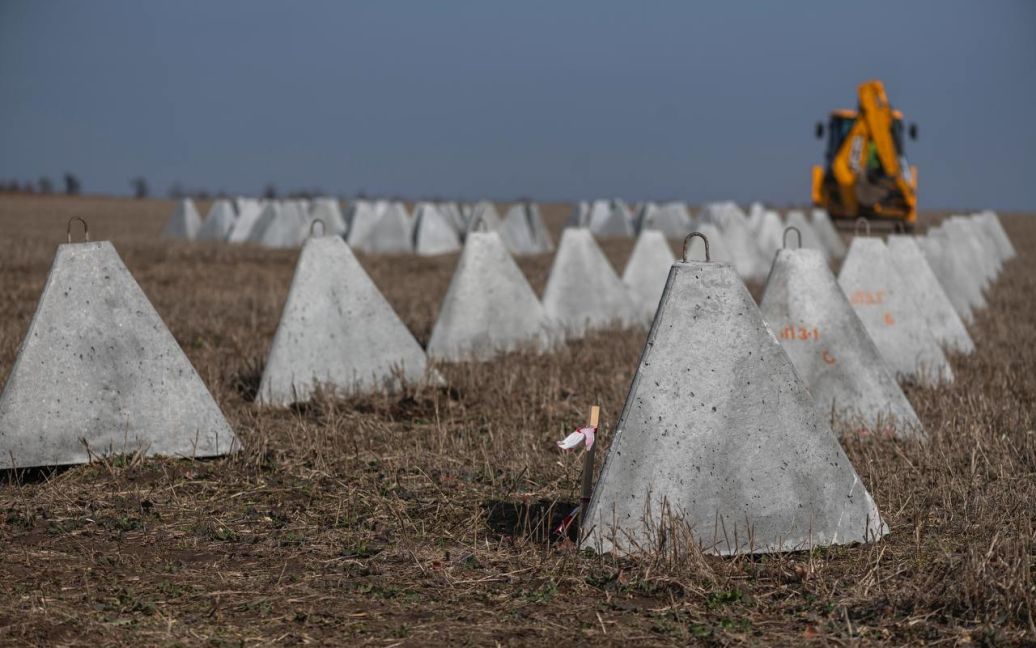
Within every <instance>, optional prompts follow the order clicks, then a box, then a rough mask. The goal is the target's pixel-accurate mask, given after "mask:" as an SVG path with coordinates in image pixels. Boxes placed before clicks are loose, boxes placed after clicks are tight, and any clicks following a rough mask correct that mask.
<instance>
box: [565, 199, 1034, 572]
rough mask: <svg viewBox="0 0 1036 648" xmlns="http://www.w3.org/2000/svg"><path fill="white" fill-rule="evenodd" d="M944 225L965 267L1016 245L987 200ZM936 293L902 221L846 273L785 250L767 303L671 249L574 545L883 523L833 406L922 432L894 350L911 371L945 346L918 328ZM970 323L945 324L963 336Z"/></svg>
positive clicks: (745, 541)
mask: <svg viewBox="0 0 1036 648" xmlns="http://www.w3.org/2000/svg"><path fill="white" fill-rule="evenodd" d="M947 229H948V230H949V233H948V235H947V234H943V231H944V230H947ZM945 236H948V237H949V241H952V244H953V246H954V247H953V251H952V252H950V253H949V254H946V255H944V256H943V259H945V260H946V263H947V264H950V265H956V266H958V267H959V268H960V271H959V272H958V273H957V274H969V273H971V274H976V275H978V276H979V277H985V278H988V280H989V281H990V282H991V281H993V280H995V277H996V273H997V272H998V268H1000V267H1002V264H1003V262H1004V261H1006V260H1007V259H1009V258H1011V257H1012V256H1013V255H1014V251H1013V248H1012V247H1011V246H1010V241H1009V240H1008V239H1007V236H1006V233H1005V232H1004V231H1003V229H1002V227H1001V226H1000V224H999V221H998V219H996V217H995V215H992V214H990V213H983V214H979V215H974V216H972V217H967V218H966V217H957V218H951V219H949V220H948V221H947V222H946V223H945V224H944V226H943V227H941V228H937V229H936V230H934V231H933V232H931V234H930V236H928V237H923V239H928V238H936V239H941V238H944V237H945ZM968 250H971V254H968V253H967V251H968ZM926 269H928V271H927V272H926V271H925V270H926ZM927 292H931V293H933V294H935V295H936V296H938V295H942V299H943V300H944V301H948V300H949V298H948V297H947V296H946V294H945V291H944V290H943V289H942V285H941V284H940V283H939V282H938V280H937V279H936V277H935V273H933V272H931V269H930V268H929V267H928V265H927V263H926V261H925V259H924V257H923V255H922V253H921V252H920V249H919V247H918V245H917V240H915V238H913V237H908V236H893V237H890V240H889V245H888V246H886V245H885V244H884V243H883V242H882V241H881V240H880V239H876V238H869V237H858V238H856V239H854V240H853V242H852V244H851V246H850V248H849V251H848V256H847V258H846V262H845V266H844V267H843V270H842V272H841V273H840V276H839V278H838V279H837V280H836V279H835V277H834V275H833V274H832V273H831V271H830V269H829V267H828V264H827V263H826V261H825V259H824V257H823V254H822V253H821V252H819V251H817V250H810V249H782V250H780V251H779V252H778V253H777V255H776V257H775V259H774V261H773V264H772V267H771V271H770V274H769V278H768V281H767V285H766V290H765V295H764V297H763V300H762V302H761V304H760V306H759V307H758V308H757V307H756V306H755V303H754V302H753V301H752V299H751V297H750V295H749V294H748V292H747V290H746V289H745V287H744V284H743V283H742V282H741V281H740V278H739V277H738V275H737V273H736V272H735V270H734V269H733V267H732V266H730V265H728V264H723V263H705V262H699V261H686V260H684V261H682V262H681V261H677V262H676V263H674V264H673V266H672V269H671V270H670V272H669V277H668V280H667V283H666V287H665V290H664V292H663V295H662V298H661V301H660V303H659V306H658V311H657V313H656V315H655V318H654V322H653V325H652V328H651V332H650V333H649V335H648V340H647V342H646V345H645V348H644V352H643V354H642V356H641V360H640V365H639V367H638V369H637V372H636V374H635V376H634V378H633V381H632V385H631V387H630V390H629V394H628V396H627V399H626V403H625V405H624V407H623V410H622V413H621V415H620V417H619V421H618V424H617V426H616V428H615V433H614V436H613V440H612V443H611V446H610V448H609V452H608V455H607V458H606V460H605V463H604V467H603V469H602V472H601V476H600V479H599V481H598V483H597V486H596V488H595V489H594V494H593V497H592V500H591V502H590V504H589V508H588V510H587V515H586V524H585V527H584V532H583V536H582V545H583V546H584V547H585V548H589V549H594V550H596V551H598V552H609V551H611V552H616V553H619V554H632V553H639V552H641V551H645V550H647V551H652V550H655V549H658V548H659V547H660V545H661V546H664V544H665V543H666V542H673V540H672V539H673V538H676V537H680V536H679V534H677V533H674V530H675V529H674V528H673V527H674V526H676V525H679V528H681V529H688V530H689V531H690V534H691V537H692V538H693V540H694V541H695V542H696V543H697V544H699V545H700V546H701V548H702V549H703V550H705V551H707V552H713V553H719V554H736V553H762V552H773V551H793V550H803V549H809V548H812V547H814V546H819V545H829V544H843V543H854V542H870V541H873V540H876V539H878V538H880V537H882V536H883V535H885V534H886V533H888V527H887V526H886V525H885V523H884V522H883V521H882V519H881V515H880V512H879V510H878V508H877V506H876V504H875V502H874V500H873V498H872V497H871V496H870V494H869V493H868V492H867V490H866V488H865V487H864V485H863V484H862V483H861V481H860V478H859V475H858V474H857V473H856V471H855V469H854V467H853V466H852V465H851V463H850V462H849V460H848V458H847V457H846V455H845V453H844V452H843V450H842V448H841V446H840V445H839V443H838V441H837V438H836V435H835V434H834V431H833V429H832V427H831V425H830V424H829V422H828V417H827V416H826V411H829V410H830V409H833V408H834V407H835V406H836V405H837V400H838V399H839V398H848V399H849V403H850V405H851V406H852V407H853V408H863V409H868V410H870V412H871V415H874V414H879V415H883V416H884V417H885V418H886V419H890V420H894V419H897V418H898V419H899V423H900V424H902V423H904V422H905V423H906V424H907V425H906V426H904V427H903V428H901V429H906V430H907V434H904V435H903V436H912V437H914V438H918V439H923V438H924V432H923V431H922V430H921V429H920V424H919V423H918V422H917V418H916V414H914V412H913V409H912V408H911V406H910V404H909V402H908V401H907V400H906V398H905V397H904V396H903V394H902V391H901V390H900V388H899V386H898V385H897V383H896V381H895V380H894V378H893V370H892V369H891V366H890V365H891V363H890V362H889V361H890V360H892V359H893V358H890V357H889V355H888V353H889V350H890V349H892V348H894V347H895V346H896V345H903V346H902V347H900V353H902V354H903V355H906V356H907V357H909V358H912V359H913V360H914V362H913V363H912V364H911V365H910V368H911V369H912V370H914V371H916V367H917V365H918V364H922V365H923V364H924V362H925V358H924V357H923V354H924V353H927V352H928V351H929V350H930V349H929V348H928V347H929V346H931V347H934V348H935V349H936V350H939V347H938V345H937V344H929V342H928V341H927V340H922V339H920V338H923V337H924V333H925V332H928V335H929V337H930V336H931V333H930V330H931V329H930V327H929V325H928V323H927V322H928V321H931V320H930V317H931V316H933V315H938V316H939V317H943V316H946V315H947V313H946V307H945V304H944V305H943V306H942V307H941V308H939V309H933V308H932V307H931V302H932V300H931V299H930V298H929V297H930V296H928V295H919V294H918V293H927ZM951 312H952V309H951ZM953 314H955V313H953ZM950 319H952V317H950ZM907 320H912V321H907ZM961 328H963V327H961ZM897 329H903V331H904V332H903V333H902V336H903V337H901V338H899V339H898V340H894V339H893V338H892V337H890V336H889V335H888V334H887V332H888V331H890V330H897ZM918 336H920V337H918ZM966 336H967V332H966V330H965V331H963V335H961V331H957V332H954V333H952V335H951V337H952V338H953V339H955V340H956V341H957V342H958V343H968V344H970V339H967V338H966ZM939 352H941V351H939ZM947 369H948V367H947ZM945 377H948V376H944V378H945ZM843 404H844V401H843ZM873 423H874V421H873V420H872V421H871V424H872V425H873Z"/></svg>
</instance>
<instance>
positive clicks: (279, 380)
mask: <svg viewBox="0 0 1036 648" xmlns="http://www.w3.org/2000/svg"><path fill="white" fill-rule="evenodd" d="M426 368H427V358H426V356H425V352H424V350H423V349H421V345H419V344H418V343H417V340H415V339H414V336H413V335H412V334H411V333H410V331H409V330H407V328H406V326H405V325H404V324H403V322H402V321H400V319H399V317H398V316H397V315H396V313H395V311H393V310H392V307H391V306H390V305H389V303H388V302H387V301H386V300H385V298H384V297H383V296H382V294H381V292H379V291H378V288H377V287H376V286H375V285H374V282H373V281H371V279H370V277H369V276H368V275H367V273H366V272H365V271H364V269H363V267H362V266H361V265H360V263H359V262H358V261H357V260H356V257H355V256H353V253H352V251H351V250H350V249H349V246H348V245H346V244H345V241H343V240H342V238H341V237H339V236H323V237H311V238H309V239H308V240H307V241H306V243H305V244H304V245H303V246H302V252H301V254H300V255H299V260H298V264H297V265H296V266H295V276H294V278H293V279H292V282H291V290H290V292H289V293H288V299H287V301H286V302H285V304H284V312H283V313H282V314H281V321H280V324H278V326H277V333H276V334H275V335H274V338H273V343H272V344H271V346H270V354H269V357H268V358H267V361H266V368H265V369H264V370H263V378H262V382H261V383H260V385H259V393H258V394H257V396H256V401H257V402H259V403H261V404H264V405H290V404H291V403H294V402H303V401H306V400H308V399H309V398H311V397H312V396H313V394H314V392H315V391H316V389H317V388H323V389H327V390H331V391H334V392H338V393H342V394H353V393H367V392H376V391H382V390H393V389H397V388H398V387H399V386H400V383H401V382H407V383H417V382H420V381H422V380H424V379H425V377H426V375H425V372H426Z"/></svg>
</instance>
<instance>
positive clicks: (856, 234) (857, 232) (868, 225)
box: [853, 216, 871, 236]
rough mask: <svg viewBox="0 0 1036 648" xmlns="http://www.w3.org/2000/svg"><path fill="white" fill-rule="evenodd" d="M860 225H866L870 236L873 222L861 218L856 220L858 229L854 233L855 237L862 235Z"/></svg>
mask: <svg viewBox="0 0 1036 648" xmlns="http://www.w3.org/2000/svg"><path fill="white" fill-rule="evenodd" d="M860 223H863V224H864V225H866V226H867V236H870V235H871V222H870V221H869V220H867V219H866V218H864V217H863V216H860V217H859V218H857V219H856V228H855V230H854V231H853V236H859V235H860Z"/></svg>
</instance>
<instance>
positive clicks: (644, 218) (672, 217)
mask: <svg viewBox="0 0 1036 648" xmlns="http://www.w3.org/2000/svg"><path fill="white" fill-rule="evenodd" d="M693 228H694V221H693V219H691V215H690V214H689V213H688V212H687V206H686V205H684V204H683V203H681V202H670V203H666V204H664V205H656V204H654V203H645V204H644V205H643V206H642V207H641V209H640V211H639V212H638V213H637V218H636V230H637V232H643V231H644V230H646V229H654V230H659V231H661V232H662V233H663V234H664V235H665V236H666V237H667V238H675V239H680V240H681V241H682V240H683V239H684V237H686V236H687V235H688V234H690V233H691V230H692V229H693Z"/></svg>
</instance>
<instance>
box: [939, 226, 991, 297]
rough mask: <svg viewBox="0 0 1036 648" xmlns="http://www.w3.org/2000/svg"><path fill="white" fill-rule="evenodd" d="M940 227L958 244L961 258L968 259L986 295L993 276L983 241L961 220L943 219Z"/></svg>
mask: <svg viewBox="0 0 1036 648" xmlns="http://www.w3.org/2000/svg"><path fill="white" fill-rule="evenodd" d="M940 229H941V230H942V231H943V232H945V233H946V235H947V236H949V238H950V240H951V241H952V242H953V244H954V245H955V246H956V249H957V251H958V254H959V256H960V258H961V259H964V260H966V265H967V267H968V270H969V272H970V273H971V274H972V276H973V277H974V278H975V280H976V281H977V282H978V284H979V288H980V290H981V291H982V294H983V296H985V294H986V291H988V290H989V288H990V287H991V286H992V279H993V278H992V272H991V269H990V267H989V264H988V260H987V259H986V258H985V256H986V251H985V249H984V248H983V247H982V243H980V242H979V241H978V240H977V239H976V238H975V236H974V232H972V231H971V228H969V227H967V226H966V225H965V224H964V223H963V222H961V221H959V220H954V219H953V218H949V219H947V220H945V221H943V223H942V225H941V228H940Z"/></svg>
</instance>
